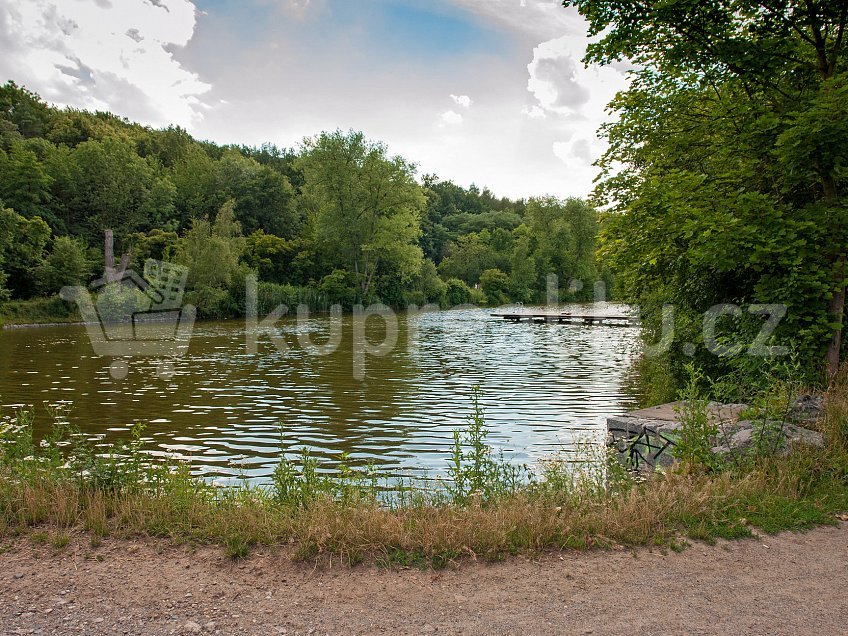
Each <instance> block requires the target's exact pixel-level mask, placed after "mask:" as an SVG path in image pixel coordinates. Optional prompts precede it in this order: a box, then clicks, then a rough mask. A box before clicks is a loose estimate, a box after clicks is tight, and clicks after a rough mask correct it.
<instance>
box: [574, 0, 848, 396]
mask: <svg viewBox="0 0 848 636" xmlns="http://www.w3.org/2000/svg"><path fill="white" fill-rule="evenodd" d="M564 4H565V5H566V6H571V7H576V8H577V9H578V10H579V12H580V13H581V14H582V15H583V16H584V17H585V18H586V19H587V20H588V23H589V31H590V35H593V36H594V35H597V36H598V40H597V42H595V43H593V44H592V45H590V46H589V49H588V54H587V56H586V61H587V62H590V63H600V64H616V63H624V62H625V60H631V61H634V62H635V63H636V66H635V67H634V68H633V69H632V70H631V80H632V81H631V85H630V87H629V88H628V90H626V91H624V92H622V93H620V94H619V95H618V96H617V97H616V98H615V100H614V101H613V102H612V104H611V106H612V109H613V111H614V112H615V113H616V115H617V119H616V121H615V122H614V123H611V124H610V125H608V126H606V127H605V128H604V129H603V133H604V135H605V137H606V139H607V140H608V142H609V147H608V150H607V152H606V153H605V154H604V156H603V157H602V158H601V159H600V162H599V165H600V166H601V168H602V170H603V172H602V175H601V179H600V181H599V185H598V188H597V190H596V192H595V200H596V201H595V202H596V204H598V205H601V206H604V207H605V210H606V212H605V215H604V218H603V220H602V223H601V225H602V229H601V234H600V250H601V253H602V254H603V255H604V256H603V258H604V259H605V260H606V262H608V263H609V264H610V266H611V267H612V268H613V269H614V271H615V272H616V273H617V275H618V277H619V278H618V282H619V283H620V284H621V290H622V293H623V294H624V296H626V297H627V298H628V299H630V300H632V301H633V302H635V303H638V304H639V306H640V308H641V310H642V316H643V318H644V322H643V324H644V326H645V327H646V329H647V330H648V334H647V335H648V339H649V341H650V342H652V343H656V342H658V341H659V340H660V334H661V332H662V328H661V323H662V316H663V307H664V306H665V305H673V307H674V316H675V329H674V333H673V335H672V341H671V343H670V347H669V351H668V353H667V354H666V355H664V356H657V357H655V358H654V359H653V360H651V361H648V362H647V363H646V364H645V367H644V369H643V372H644V373H650V374H652V375H653V376H654V378H655V379H656V380H657V382H658V384H662V383H666V384H668V385H669V386H671V387H672V388H673V386H674V385H675V384H679V382H680V380H681V378H682V376H683V368H684V366H685V364H686V362H687V361H689V360H690V359H694V360H695V361H696V362H697V364H698V365H699V366H700V367H701V368H703V369H704V370H705V372H706V374H707V375H708V376H710V377H718V376H722V375H724V374H728V373H734V374H741V375H743V376H745V377H746V378H748V379H749V380H750V381H751V382H755V383H756V382H758V381H759V380H758V377H759V376H760V372H761V370H762V367H763V366H764V365H765V364H768V360H767V358H768V356H764V355H748V348H747V347H748V346H749V345H751V344H752V343H754V342H755V339H756V335H757V334H758V332H759V331H760V329H761V327H762V325H763V322H764V319H765V314H767V313H769V312H770V311H773V308H770V306H773V305H778V306H780V307H782V309H780V311H781V312H783V311H784V310H785V315H783V314H782V315H781V320H780V322H779V324H778V325H777V329H776V330H775V331H774V334H773V339H772V340H770V343H773V344H780V345H783V346H787V347H788V348H789V349H790V351H791V353H792V354H794V355H795V357H796V361H797V368H798V369H799V370H800V371H801V372H802V373H803V374H805V375H806V377H807V379H808V381H810V382H811V383H819V384H821V383H822V382H827V380H828V378H829V377H830V376H832V375H833V374H834V373H835V372H836V370H837V368H838V367H839V364H840V360H841V359H844V358H845V353H846V346H845V343H844V339H843V338H842V325H843V314H844V304H845V282H846V278H845V268H846V257H848V206H846V203H845V200H844V195H843V190H844V188H845V181H846V178H847V177H848V173H846V170H845V166H846V165H848V162H847V161H846V160H848V154H846V153H848V99H846V97H848V67H847V66H846V48H845V46H844V32H845V30H846V27H848V14H846V11H845V6H844V3H834V2H824V1H810V2H798V1H790V2H784V3H780V4H779V5H777V4H774V3H767V2H765V3H764V2H759V1H752V2H748V1H742V2H718V3H714V4H712V5H711V6H710V9H709V10H700V9H698V8H696V7H694V5H692V3H688V2H677V1H672V2H663V3H654V2H632V3H622V2H617V1H615V0H567V1H566V2H564ZM722 303H730V304H734V305H737V306H738V309H739V310H738V311H736V310H733V309H732V308H731V309H729V310H727V311H726V312H725V314H724V315H723V317H722V318H721V320H720V321H719V324H720V334H719V336H720V338H719V340H718V342H717V345H718V346H711V345H712V343H710V342H708V341H706V339H705V335H704V329H703V324H704V318H703V317H704V313H705V312H707V311H708V310H709V309H710V308H711V307H714V306H716V305H719V304H722ZM690 345H694V346H690ZM719 346H723V347H724V349H723V350H722V351H723V352H722V353H717V350H718V348H719ZM690 354H691V355H690ZM669 376H670V377H672V378H674V379H675V380H676V382H671V383H668V382H667V378H668V377H669ZM658 397H659V398H660V399H663V398H667V397H668V394H666V395H663V396H658Z"/></svg>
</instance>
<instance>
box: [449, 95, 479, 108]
mask: <svg viewBox="0 0 848 636" xmlns="http://www.w3.org/2000/svg"><path fill="white" fill-rule="evenodd" d="M451 99H452V100H453V101H455V102H456V103H457V105H459V106H462V107H463V108H471V105H472V104H473V103H474V102H473V101H472V100H471V98H470V97H469V96H468V95H451Z"/></svg>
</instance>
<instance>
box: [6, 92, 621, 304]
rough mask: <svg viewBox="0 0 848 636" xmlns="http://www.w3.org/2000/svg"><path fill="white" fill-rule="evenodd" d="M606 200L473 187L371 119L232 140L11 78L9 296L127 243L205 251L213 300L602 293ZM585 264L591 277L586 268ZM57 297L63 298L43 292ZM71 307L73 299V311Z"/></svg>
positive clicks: (151, 253) (143, 252) (137, 256)
mask: <svg viewBox="0 0 848 636" xmlns="http://www.w3.org/2000/svg"><path fill="white" fill-rule="evenodd" d="M597 225H598V219H597V214H596V212H595V211H594V210H593V209H592V208H591V207H589V206H588V205H587V204H586V203H585V202H583V201H581V200H578V199H570V200H566V201H562V200H557V199H554V198H540V199H530V200H529V201H525V200H519V201H512V200H509V199H504V198H497V197H495V196H494V195H493V194H492V193H491V192H490V191H489V190H487V189H483V190H480V189H478V188H476V187H474V186H471V187H470V188H468V189H466V188H462V187H460V186H458V185H455V184H454V183H452V182H450V181H442V180H440V179H439V178H437V177H436V176H433V175H423V176H421V177H420V178H419V177H418V176H417V175H416V167H415V165H414V164H412V163H410V162H409V161H407V160H406V159H404V158H402V157H397V156H392V155H390V154H389V152H388V150H387V148H386V147H385V145H383V144H381V143H378V142H374V141H370V140H368V139H366V138H365V137H364V135H363V134H361V133H358V132H353V131H350V132H342V131H335V132H328V133H321V134H319V135H317V136H315V137H312V138H308V139H306V140H304V141H303V143H302V144H301V145H300V147H299V148H297V149H287V148H278V147H276V146H274V145H263V146H262V147H260V148H254V147H244V146H221V145H216V144H213V143H209V142H205V141H198V140H196V139H194V138H192V137H191V136H190V135H189V134H188V133H187V132H186V131H185V130H182V129H180V128H173V127H172V128H167V129H165V130H153V129H151V128H149V127H145V126H141V125H138V124H135V123H131V122H129V121H127V120H125V119H122V118H120V117H117V116H115V115H112V114H109V113H103V112H97V113H89V112H82V111H78V110H73V109H57V108H54V107H51V106H49V105H48V104H46V103H45V102H43V101H42V100H41V99H40V98H39V97H38V96H37V95H35V94H33V93H32V92H30V91H28V90H26V89H25V88H22V87H18V86H17V85H16V84H15V83H13V82H8V83H6V84H5V85H4V86H2V87H1V88H0V302H3V301H5V302H7V305H8V304H9V303H11V304H12V305H14V304H15V303H16V302H17V304H18V305H26V302H22V301H28V302H30V303H33V302H35V303H38V302H41V303H42V304H43V303H49V306H50V307H51V308H52V309H51V311H54V312H61V311H62V310H63V309H62V301H60V300H59V299H58V297H57V296H56V294H57V292H58V291H59V290H60V289H61V288H62V287H63V286H65V285H74V284H80V283H86V282H88V281H89V280H91V279H92V277H94V276H97V275H98V274H101V273H102V271H103V265H104V260H103V258H104V256H103V232H104V230H105V229H112V230H113V231H114V234H115V240H116V245H115V249H116V254H122V253H127V254H130V255H131V261H130V266H131V268H132V269H135V270H136V271H139V272H140V271H142V269H143V264H144V262H145V261H146V260H147V259H150V258H153V259H161V260H166V261H170V262H174V263H177V264H182V265H186V266H189V267H190V274H189V279H188V293H187V300H188V302H191V303H193V304H195V305H197V306H198V307H199V309H200V312H201V315H203V316H206V317H225V316H234V315H239V314H240V313H242V312H243V311H244V302H245V295H244V280H245V275H246V274H247V273H249V272H251V271H252V272H255V273H256V274H257V275H258V277H259V280H260V287H259V297H260V304H261V306H262V307H274V306H276V305H277V304H278V303H282V302H285V303H287V304H289V305H290V306H293V305H294V304H297V303H298V302H306V303H307V304H310V305H312V306H313V307H316V308H318V309H321V308H326V307H327V306H329V305H331V304H334V303H340V304H342V305H343V306H345V307H350V306H352V305H353V304H355V303H363V304H369V303H372V302H377V301H380V302H383V303H386V304H388V305H391V306H395V307H402V306H406V305H408V304H410V303H414V304H417V305H423V304H425V303H437V304H440V305H442V306H454V305H458V304H462V303H469V302H475V303H489V304H501V303H505V302H508V301H521V302H531V301H535V300H541V299H543V298H544V292H545V289H546V280H547V277H548V275H550V274H554V275H556V276H557V277H558V280H559V281H561V283H560V284H561V285H562V287H563V289H562V292H561V297H562V298H563V299H570V298H591V295H592V289H593V284H594V283H595V282H596V281H597V280H600V279H601V278H602V277H604V278H605V280H607V282H609V281H608V278H609V275H608V274H607V273H605V272H602V271H600V270H601V268H600V267H599V266H598V264H597V262H596V260H595V238H596V233H597ZM574 280H580V281H581V282H582V285H574V284H570V281H574ZM31 299H52V300H49V301H48V300H40V301H39V300H34V301H33V300H31ZM66 310H67V309H65V311H66Z"/></svg>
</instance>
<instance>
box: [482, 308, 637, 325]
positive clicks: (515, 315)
mask: <svg viewBox="0 0 848 636" xmlns="http://www.w3.org/2000/svg"><path fill="white" fill-rule="evenodd" d="M492 317H494V318H503V319H504V320H508V321H510V322H521V321H522V320H524V321H527V322H556V323H569V324H583V325H610V326H619V327H627V326H632V325H637V324H639V321H638V319H637V318H635V317H633V316H601V315H598V314H572V313H568V312H555V311H543V312H497V313H493V314H492Z"/></svg>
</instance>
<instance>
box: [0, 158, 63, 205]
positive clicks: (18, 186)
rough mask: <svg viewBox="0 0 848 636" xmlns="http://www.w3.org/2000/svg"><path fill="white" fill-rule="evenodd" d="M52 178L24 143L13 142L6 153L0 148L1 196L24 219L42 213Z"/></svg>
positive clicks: (48, 195) (47, 198) (48, 197)
mask: <svg viewBox="0 0 848 636" xmlns="http://www.w3.org/2000/svg"><path fill="white" fill-rule="evenodd" d="M51 183H52V179H51V178H50V176H49V175H48V174H47V172H46V171H45V169H44V166H43V165H42V164H41V162H40V161H39V159H38V157H37V156H36V154H35V153H34V152H33V151H32V150H29V149H28V148H27V147H26V146H25V144H24V143H23V142H13V143H12V144H11V147H10V149H9V152H8V154H7V153H6V152H4V151H3V150H2V149H0V197H2V199H3V200H4V201H5V202H6V205H9V206H10V207H12V208H13V209H14V210H15V211H16V212H18V213H19V214H22V215H23V216H26V217H33V216H37V215H39V214H43V213H44V207H45V206H46V204H47V202H48V201H49V199H50V184H51Z"/></svg>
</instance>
